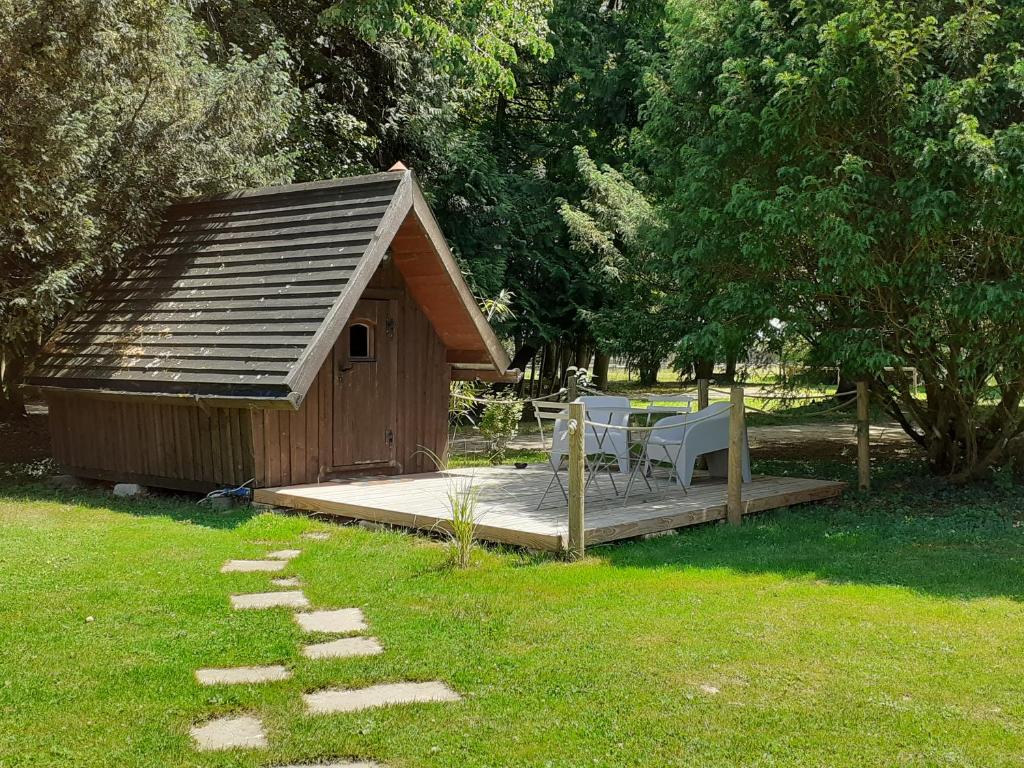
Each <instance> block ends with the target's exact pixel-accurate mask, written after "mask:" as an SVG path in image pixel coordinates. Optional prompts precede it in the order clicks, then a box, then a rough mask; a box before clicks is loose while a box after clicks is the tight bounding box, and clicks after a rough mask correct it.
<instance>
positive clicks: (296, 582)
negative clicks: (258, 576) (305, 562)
mask: <svg viewBox="0 0 1024 768" xmlns="http://www.w3.org/2000/svg"><path fill="white" fill-rule="evenodd" d="M270 583H271V584H273V585H274V586H275V587H298V586H300V585H301V584H302V580H301V579H299V577H298V576H285V577H284V578H282V579H271V580H270Z"/></svg>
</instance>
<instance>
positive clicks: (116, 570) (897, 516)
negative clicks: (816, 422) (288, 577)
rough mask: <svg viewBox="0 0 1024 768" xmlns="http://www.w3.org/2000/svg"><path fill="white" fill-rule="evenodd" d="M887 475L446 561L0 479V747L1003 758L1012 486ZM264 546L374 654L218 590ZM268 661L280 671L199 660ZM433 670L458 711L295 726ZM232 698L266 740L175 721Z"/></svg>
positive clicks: (499, 759) (149, 757)
mask: <svg viewBox="0 0 1024 768" xmlns="http://www.w3.org/2000/svg"><path fill="white" fill-rule="evenodd" d="M784 465H785V462H774V463H773V464H772V465H771V466H770V467H769V466H762V467H761V469H762V470H764V469H770V470H771V471H773V472H779V471H785V469H786V467H785V466H784ZM799 469H804V468H803V467H800V468H799ZM816 469H817V470H818V471H819V472H820V473H821V474H822V476H829V473H842V472H846V471H848V467H846V466H845V465H836V466H819V467H817V468H816ZM906 471H907V467H906V466H897V465H892V466H889V467H887V468H884V467H883V468H882V471H881V472H880V473H879V476H878V482H877V485H878V487H879V490H878V491H877V492H876V493H875V494H874V495H873V496H871V497H858V496H857V495H855V494H854V495H850V496H848V497H847V498H846V499H844V500H843V501H842V502H841V503H839V504H834V505H830V506H808V507H804V508H798V509H792V510H788V511H784V512H778V513H773V514H766V515H762V516H760V517H758V518H756V519H750V520H748V521H746V522H745V524H744V525H743V526H742V527H740V528H738V529H734V528H730V527H728V526H720V525H715V526H705V527H699V528H693V529H688V530H687V531H686V532H684V533H682V534H679V535H675V536H669V537H664V538H658V539H652V540H649V541H644V542H636V543H627V544H620V545H615V546H610V547H597V548H593V549H591V550H590V556H589V557H588V558H587V560H586V561H584V562H581V563H576V564H570V563H565V562H560V561H557V560H552V559H544V558H534V557H530V556H527V555H525V554H522V553H515V552H507V551H496V550H487V551H484V552H482V553H480V555H479V562H478V564H477V565H476V567H474V568H472V569H470V570H467V571H452V570H450V569H448V568H446V567H445V557H446V555H445V551H444V548H443V547H442V546H441V545H440V544H439V543H437V542H433V541H429V540H426V539H424V538H422V537H416V536H410V535H407V534H402V533H397V532H370V531H366V530H363V529H361V528H358V527H345V528H341V527H337V526H329V525H327V524H325V523H318V522H315V521H311V520H308V519H305V518H300V517H283V516H274V515H269V514H253V513H252V512H250V511H248V510H245V511H235V512H228V513H224V512H213V511H203V510H202V509H201V508H199V507H197V506H196V505H195V504H194V503H193V502H192V501H190V500H188V499H174V498H168V497H163V498H153V499H148V500H136V501H122V500H114V499H111V498H110V497H108V496H107V495H105V494H103V493H101V492H99V491H80V492H67V491H64V492H58V491H51V490H47V489H44V488H42V487H41V486H38V485H34V484H31V483H26V482H24V481H17V480H13V479H8V480H7V481H6V484H5V485H4V486H3V487H0V527H2V532H3V535H2V536H0V588H2V591H0V647H2V648H3V652H2V655H0V766H3V768H14V766H75V767H76V768H85V767H86V766H119V768H128V767H130V766H228V765H231V766H266V765H274V764H285V763H294V762H316V761H318V760H324V759H326V758H329V757H344V756H353V757H354V756H358V757H363V758H373V759H376V760H379V761H380V762H382V763H386V764H387V765H389V766H406V767H411V766H459V767H460V768H461V767H463V766H466V767H469V766H538V768H539V767H541V766H565V767H566V768H569V767H570V766H571V767H572V768H578V767H579V766H582V765H591V766H663V765H664V766H687V768H693V767H694V766H707V767H708V768H711V767H712V766H714V767H715V768H720V767H722V766H773V767H775V766H816V767H817V766H826V765H827V766H858V768H859V767H860V766H880V767H881V766H886V767H888V766H896V765H899V766H922V767H924V766H979V768H980V767H982V766H984V768H993V767H995V766H1011V765H1012V766H1020V765H1021V755H1024V676H1022V675H1021V669H1024V643H1022V642H1021V627H1022V626H1024V609H1022V606H1021V600H1022V598H1024V527H1022V523H1021V520H1022V512H1021V510H1022V507H1024V505H1022V504H1021V502H1022V501H1024V492H1022V491H1021V489H1020V487H1019V486H1017V487H1013V486H1009V485H1005V486H1003V487H999V486H993V487H989V488H986V489H983V490H980V491H969V492H964V491H950V490H948V489H945V488H943V487H942V486H941V485H939V484H932V483H929V482H926V481H912V482H908V481H900V480H898V479H897V478H899V477H900V476H902V475H904V474H905V473H906ZM314 528H315V529H322V530H330V531H332V537H331V538H330V540H328V541H325V542H317V541H307V540H304V539H300V538H299V533H300V532H302V531H306V530H311V529H314ZM285 545H299V546H301V548H302V549H303V550H304V551H303V554H302V555H301V556H300V557H299V558H297V559H296V560H294V561H292V563H291V564H290V565H289V567H288V571H287V572H289V573H295V574H298V575H299V576H301V578H302V579H303V581H304V582H305V591H306V594H307V595H308V596H309V597H310V599H311V600H312V601H313V604H314V605H315V606H317V607H346V606H361V607H362V608H363V610H364V612H365V613H366V616H367V618H368V621H369V623H370V627H371V630H372V632H373V634H374V635H376V636H377V637H378V638H379V639H380V640H381V642H382V643H383V644H384V646H385V648H386V649H387V650H386V653H385V654H383V655H382V656H378V657H371V658H362V659H348V660H337V661H309V660H306V659H303V658H302V657H301V656H300V655H299V653H298V650H297V649H298V647H299V644H300V635H299V632H298V630H297V627H296V626H294V625H293V622H292V621H291V619H290V617H289V614H288V613H287V612H286V611H284V610H280V609H279V610H271V611H262V612H261V611H255V612H235V613H232V612H231V611H230V610H229V609H228V599H227V597H228V595H229V594H230V593H232V592H241V591H260V590H263V589H266V588H267V583H268V576H267V575H266V574H220V573H218V568H219V566H220V565H221V563H222V562H223V561H225V560H226V559H228V558H234V557H252V556H259V555H261V554H263V553H265V552H267V551H268V550H269V549H272V548H279V547H282V546H285ZM89 617H92V619H91V620H90V619H89ZM273 662H283V663H285V664H287V665H289V666H291V667H292V668H293V669H294V671H295V676H294V677H293V679H291V680H290V681H287V682H283V683H272V684H268V685H264V686H262V687H259V686H233V687H230V688H221V689H208V688H207V689H204V688H200V687H199V686H198V685H197V684H196V683H195V682H194V679H193V677H192V675H193V671H194V670H195V669H196V668H198V667H202V666H230V665H241V664H264V663H273ZM431 679H440V680H444V681H447V682H449V683H450V684H451V685H452V686H454V687H455V688H456V689H457V690H458V691H460V692H461V693H462V694H463V695H464V697H465V699H464V701H462V702H460V703H457V704H423V705H415V706H403V707H390V708H386V709H380V710H374V711H370V712H368V713H360V714H345V715H333V716H328V717H315V718H311V717H307V716H306V715H304V714H303V711H302V705H301V701H300V697H299V695H300V693H301V692H303V691H309V690H315V689H318V688H322V687H326V686H360V685H364V684H370V683H374V682H381V681H397V680H431ZM241 710H245V711H251V712H255V713H257V714H259V715H260V716H261V717H262V718H263V719H264V721H265V723H266V725H267V729H268V735H269V739H270V744H271V747H270V749H269V750H267V751H265V752H249V753H243V752H235V753H223V754H197V753H195V752H193V750H192V747H191V743H190V739H189V736H188V730H189V727H190V726H191V725H192V724H193V723H196V722H199V721H202V720H204V719H206V718H208V717H210V716H211V715H215V714H224V713H229V712H234V711H241Z"/></svg>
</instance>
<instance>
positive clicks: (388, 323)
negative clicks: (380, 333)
mask: <svg viewBox="0 0 1024 768" xmlns="http://www.w3.org/2000/svg"><path fill="white" fill-rule="evenodd" d="M384 333H385V335H387V337H388V338H389V339H393V338H395V319H394V318H393V317H389V318H388V319H387V320H385V321H384Z"/></svg>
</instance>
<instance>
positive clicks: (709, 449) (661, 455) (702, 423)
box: [644, 403, 750, 488]
mask: <svg viewBox="0 0 1024 768" xmlns="http://www.w3.org/2000/svg"><path fill="white" fill-rule="evenodd" d="M657 427H658V428H657V429H655V430H653V431H652V432H651V436H650V438H649V439H648V441H647V447H646V449H645V456H644V458H645V460H646V462H647V464H648V465H649V464H650V463H651V462H663V463H667V464H671V465H672V468H673V474H674V475H675V478H676V482H677V483H678V484H679V485H681V486H682V487H683V488H689V487H690V483H691V482H692V480H693V468H694V464H695V463H696V461H697V457H698V456H704V457H705V458H706V460H707V463H708V470H710V472H711V476H712V477H726V476H727V475H728V472H729V404H728V403H712V404H711V405H709V406H708V407H707V408H705V409H703V410H701V411H697V412H696V413H692V414H685V415H681V416H668V417H666V418H664V419H662V420H661V421H659V422H658V423H657ZM743 482H745V483H749V482H750V449H749V447H748V443H747V436H746V432H744V435H743Z"/></svg>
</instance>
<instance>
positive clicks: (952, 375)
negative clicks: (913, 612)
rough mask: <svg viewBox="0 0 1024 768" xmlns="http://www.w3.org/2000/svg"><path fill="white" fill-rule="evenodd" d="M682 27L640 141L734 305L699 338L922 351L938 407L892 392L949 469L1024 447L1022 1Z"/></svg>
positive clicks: (774, 16)
mask: <svg viewBox="0 0 1024 768" xmlns="http://www.w3.org/2000/svg"><path fill="white" fill-rule="evenodd" d="M667 29H668V45H667V49H666V53H665V56H664V58H663V60H662V62H661V63H660V66H659V67H658V68H656V69H655V70H652V73H651V83H650V87H651V89H652V93H653V96H652V98H651V100H650V102H649V104H648V106H647V114H648V117H649V120H648V122H647V123H646V124H645V126H644V128H643V130H642V132H641V134H640V136H639V138H640V147H641V149H642V153H643V155H644V157H645V158H646V165H647V168H648V169H649V171H650V175H651V178H652V192H653V194H655V195H656V196H657V197H658V198H659V199H661V200H663V201H664V204H663V205H662V206H661V207H660V213H661V215H662V216H663V217H664V218H665V221H666V223H667V225H668V226H667V229H666V232H667V233H668V234H667V236H666V238H665V241H664V243H663V244H662V246H661V247H662V250H663V252H665V253H666V254H671V255H672V257H673V258H674V259H675V264H676V267H675V269H676V272H677V274H678V275H679V281H680V283H681V284H699V285H701V286H702V289H703V290H704V291H705V292H706V307H707V314H708V316H709V317H714V318H717V328H716V327H715V325H713V324H710V323H708V324H701V325H698V326H697V332H698V333H697V334H696V337H695V339H694V343H697V344H700V343H706V342H707V340H708V339H709V338H712V340H713V339H714V337H715V336H716V334H717V335H718V336H722V335H723V334H725V333H727V332H730V331H732V332H739V333H756V332H762V331H766V330H768V328H769V326H768V321H769V320H771V319H772V318H777V319H779V320H781V321H782V323H783V325H782V326H781V328H782V330H783V331H784V332H785V333H786V334H787V335H798V336H801V337H803V338H804V339H806V340H807V341H808V342H810V343H812V344H813V345H814V347H815V354H816V356H817V358H818V360H819V362H821V363H825V364H830V365H838V366H841V367H842V368H843V369H844V370H845V371H846V372H847V373H848V374H850V375H869V376H873V375H877V374H879V373H880V372H881V370H882V368H883V367H886V366H895V367H897V368H900V367H903V366H913V367H916V368H917V369H918V370H919V371H920V373H921V376H922V378H923V381H924V382H925V388H926V392H927V395H926V400H925V401H920V400H917V399H916V398H915V397H914V393H913V392H912V391H911V386H910V379H909V376H906V377H903V376H899V375H897V376H895V377H890V378H889V379H887V380H886V381H887V382H891V383H886V384H883V383H882V382H881V380H880V381H879V382H878V384H877V393H878V394H879V396H880V397H882V398H883V399H884V400H885V402H886V403H887V404H888V406H889V407H890V409H891V410H892V412H893V414H894V415H895V416H896V417H898V418H900V419H901V420H902V421H903V422H904V423H905V427H906V429H907V431H908V432H909V433H910V434H911V435H912V436H913V437H914V438H915V439H916V440H917V441H918V442H919V443H921V445H922V446H924V447H925V448H926V450H927V451H928V456H929V459H930V461H931V463H932V466H933V467H934V468H935V469H936V470H939V471H942V472H946V473H950V474H951V475H952V476H953V477H954V478H956V479H961V480H963V479H968V478H970V477H974V476H977V475H979V474H982V473H984V472H985V471H986V470H987V469H988V468H989V467H990V466H993V465H996V464H999V463H1000V462H1002V461H1005V460H1006V459H1007V457H1008V456H1009V455H1011V454H1012V453H1013V452H1015V451H1018V450H1019V449H1020V440H1019V436H1020V435H1021V433H1022V432H1024V420H1022V417H1021V415H1020V411H1019V405H1020V402H1021V397H1022V395H1024V302H1022V301H1021V300H1020V296H1021V291H1022V290H1024V278H1022V275H1024V249H1022V248H1021V247H1020V243H1021V238H1022V236H1024V170H1022V168H1024V124H1022V115H1024V55H1022V50H1024V49H1022V47H1021V43H1020V41H1021V40H1022V39H1024V16H1022V15H1021V13H1020V11H1019V9H1018V8H1017V5H1016V4H1015V3H1008V2H991V1H987V0H986V1H985V2H980V3H974V2H970V3H968V2H956V3H940V2H880V1H879V0H845V1H844V2H838V0H800V1H799V2H796V1H794V2H753V3H751V2H746V0H726V2H714V3H711V2H704V1H703V0H675V2H672V3H671V6H670V13H669V20H668V25H667ZM893 378H895V381H893ZM988 398H993V399H994V400H995V402H996V403H997V407H996V408H995V409H994V410H993V411H991V412H990V413H988V414H987V415H986V414H984V413H983V412H982V411H981V410H980V406H981V405H982V403H983V401H984V400H986V399H988Z"/></svg>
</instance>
